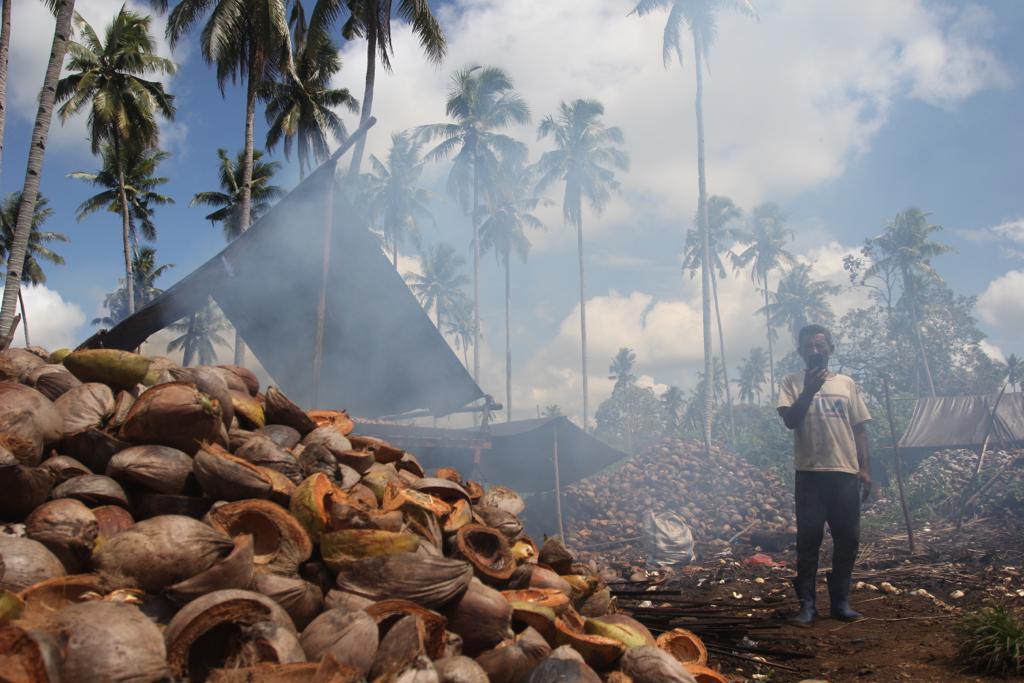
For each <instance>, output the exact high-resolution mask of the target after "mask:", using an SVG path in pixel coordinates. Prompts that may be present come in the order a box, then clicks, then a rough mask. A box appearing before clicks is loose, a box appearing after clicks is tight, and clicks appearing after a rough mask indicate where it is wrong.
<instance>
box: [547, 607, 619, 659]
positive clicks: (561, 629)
mask: <svg viewBox="0 0 1024 683" xmlns="http://www.w3.org/2000/svg"><path fill="white" fill-rule="evenodd" d="M584 628H585V622H584V620H583V618H582V617H580V615H579V614H577V613H576V612H575V611H574V610H572V609H569V610H566V611H565V612H563V613H562V615H561V616H559V617H557V618H556V619H555V643H556V644H558V645H571V646H572V648H573V649H574V650H576V651H577V652H579V653H580V655H582V657H583V660H584V661H585V662H586V663H587V664H589V665H590V666H592V667H594V668H595V669H597V670H599V671H602V670H607V669H610V668H612V666H613V665H614V664H615V663H616V662H617V661H618V660H619V658H620V657H621V656H622V653H623V652H625V651H626V646H625V645H623V644H622V642H620V641H618V640H615V639H613V638H606V637H604V636H598V635H591V634H588V633H586V631H585V630H584Z"/></svg>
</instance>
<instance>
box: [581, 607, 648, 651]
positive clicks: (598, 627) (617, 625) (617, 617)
mask: <svg viewBox="0 0 1024 683" xmlns="http://www.w3.org/2000/svg"><path fill="white" fill-rule="evenodd" d="M583 630H584V632H585V633H587V634H589V635H595V636H602V637H604V638H611V639H612V640H617V641H619V642H620V643H622V644H623V645H625V646H626V648H631V647H640V646H641V645H654V644H655V642H654V636H653V635H651V632H650V631H649V630H648V629H647V627H646V626H644V625H643V624H641V623H640V622H639V621H637V620H636V619H634V618H633V617H631V616H629V615H628V614H608V615H606V616H603V617H596V618H593V619H587V621H586V624H585V625H584V627H583Z"/></svg>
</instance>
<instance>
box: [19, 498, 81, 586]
mask: <svg viewBox="0 0 1024 683" xmlns="http://www.w3.org/2000/svg"><path fill="white" fill-rule="evenodd" d="M25 533H26V535H27V536H28V537H29V538H31V539H32V540H34V541H39V542H40V543H42V544H43V545H45V546H46V547H47V548H48V549H49V550H50V552H52V553H53V554H54V555H56V556H57V559H59V560H60V561H61V564H63V565H64V568H65V569H67V570H68V571H69V572H71V573H72V574H74V573H77V572H79V571H82V569H83V568H85V567H86V566H87V565H88V564H89V561H90V559H91V558H92V550H93V546H94V545H95V544H96V539H97V538H98V536H99V523H98V522H97V521H96V515H94V514H93V512H92V510H90V509H89V508H87V507H86V506H85V505H84V504H82V503H81V502H79V501H77V500H74V499H71V498H61V499H59V500H51V501H49V502H47V503H43V504H42V505H40V506H39V507H37V508H36V509H35V510H34V511H33V512H32V514H31V515H29V516H28V519H26V520H25Z"/></svg>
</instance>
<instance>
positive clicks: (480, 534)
mask: <svg viewBox="0 0 1024 683" xmlns="http://www.w3.org/2000/svg"><path fill="white" fill-rule="evenodd" d="M452 557H455V558H458V559H463V560H466V561H467V562H469V563H470V564H472V565H473V569H474V570H475V572H476V575H477V576H478V577H479V578H480V579H481V580H483V581H487V582H489V583H496V582H499V581H504V580H505V579H507V578H509V577H510V576H512V572H513V571H514V570H515V568H516V562H515V560H514V559H513V558H512V553H511V552H510V551H509V547H508V541H507V540H506V539H505V537H504V536H503V535H502V534H501V533H500V532H498V531H496V530H494V529H491V528H489V527H485V526H482V525H480V524H466V525H465V526H463V527H462V528H460V529H459V530H458V531H457V532H455V538H454V539H453V540H452Z"/></svg>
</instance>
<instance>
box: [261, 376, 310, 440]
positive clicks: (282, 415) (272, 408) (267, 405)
mask: <svg viewBox="0 0 1024 683" xmlns="http://www.w3.org/2000/svg"><path fill="white" fill-rule="evenodd" d="M263 403H264V412H265V413H266V419H267V422H268V423H271V424H279V425H287V426H289V427H291V428H292V429H294V430H296V431H297V432H299V434H303V435H305V434H308V433H309V432H311V431H313V430H314V429H316V427H317V424H316V422H314V421H313V419H312V418H311V417H310V416H309V415H307V414H306V413H305V412H303V410H302V408H300V407H299V406H297V405H295V403H293V402H292V400H291V399H290V398H288V397H287V396H285V395H284V394H283V393H282V392H281V390H280V389H278V388H277V387H268V388H267V393H266V394H265V395H264V396H263Z"/></svg>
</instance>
